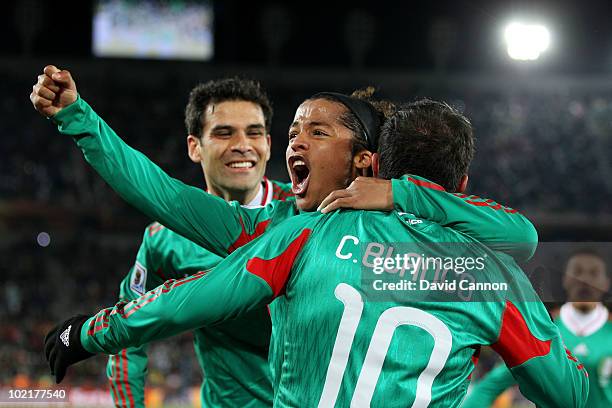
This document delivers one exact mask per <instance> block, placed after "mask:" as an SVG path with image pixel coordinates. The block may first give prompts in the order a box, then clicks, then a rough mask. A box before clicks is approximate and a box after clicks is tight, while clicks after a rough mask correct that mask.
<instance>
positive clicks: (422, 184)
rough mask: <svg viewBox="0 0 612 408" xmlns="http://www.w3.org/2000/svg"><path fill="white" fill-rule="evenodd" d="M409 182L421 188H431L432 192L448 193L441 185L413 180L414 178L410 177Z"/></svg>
mask: <svg viewBox="0 0 612 408" xmlns="http://www.w3.org/2000/svg"><path fill="white" fill-rule="evenodd" d="M408 181H411V182H413V183H414V184H416V185H417V186H421V187H425V188H431V189H432V190H438V191H446V190H445V189H444V187H442V186H441V185H439V184H436V183H432V182H431V181H424V180H418V179H415V178H412V177H408Z"/></svg>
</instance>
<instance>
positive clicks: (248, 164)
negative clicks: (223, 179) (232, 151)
mask: <svg viewBox="0 0 612 408" xmlns="http://www.w3.org/2000/svg"><path fill="white" fill-rule="evenodd" d="M229 166H230V167H232V168H234V169H242V168H249V167H253V163H252V162H234V163H230V164H229Z"/></svg>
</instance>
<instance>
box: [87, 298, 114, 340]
mask: <svg viewBox="0 0 612 408" xmlns="http://www.w3.org/2000/svg"><path fill="white" fill-rule="evenodd" d="M119 303H121V302H119ZM110 314H111V309H104V310H101V311H100V312H98V314H97V315H96V318H95V319H94V320H91V321H90V322H89V328H88V329H87V335H88V336H92V335H94V334H96V333H97V332H99V331H100V330H102V329H105V328H107V327H108V317H109V316H110Z"/></svg>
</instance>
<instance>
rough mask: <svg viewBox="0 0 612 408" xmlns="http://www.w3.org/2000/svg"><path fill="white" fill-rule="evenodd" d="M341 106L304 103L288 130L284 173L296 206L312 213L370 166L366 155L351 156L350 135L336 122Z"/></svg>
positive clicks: (323, 102) (322, 102)
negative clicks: (285, 170) (332, 193)
mask: <svg viewBox="0 0 612 408" xmlns="http://www.w3.org/2000/svg"><path fill="white" fill-rule="evenodd" d="M346 112H347V109H346V107H345V106H344V105H342V104H341V103H338V102H333V101H329V100H326V99H314V100H307V101H305V102H304V103H302V104H301V105H300V106H299V107H298V109H297V111H296V112H295V117H294V119H293V123H292V124H291V127H290V128H289V145H288V146H287V154H286V158H287V171H288V172H289V176H290V178H291V184H292V186H291V188H292V191H293V194H295V197H296V202H297V206H298V208H299V209H300V210H302V211H314V210H315V209H316V208H317V207H318V205H319V204H320V203H321V202H322V201H323V199H324V198H325V197H326V196H327V195H328V194H329V193H330V192H332V191H334V190H337V189H342V188H346V187H347V186H348V185H349V184H350V182H351V181H352V180H354V179H355V177H357V176H358V175H359V174H360V172H361V171H362V170H363V169H366V168H368V167H369V166H370V164H371V161H370V159H371V154H370V152H367V151H366V152H358V154H357V155H355V156H353V152H352V149H353V138H354V136H353V132H352V131H351V130H349V129H348V128H347V127H346V126H345V125H344V124H343V123H342V121H341V120H340V118H341V117H342V115H343V114H345V113H346Z"/></svg>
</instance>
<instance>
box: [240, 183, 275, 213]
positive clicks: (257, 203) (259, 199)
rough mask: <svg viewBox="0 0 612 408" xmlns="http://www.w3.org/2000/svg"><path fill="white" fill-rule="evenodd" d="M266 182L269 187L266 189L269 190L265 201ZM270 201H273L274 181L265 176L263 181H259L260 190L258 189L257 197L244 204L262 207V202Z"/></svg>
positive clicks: (246, 206) (250, 206) (249, 206)
mask: <svg viewBox="0 0 612 408" xmlns="http://www.w3.org/2000/svg"><path fill="white" fill-rule="evenodd" d="M264 183H266V187H267V188H266V189H265V191H267V194H266V198H265V201H264V200H263V198H264V197H263V195H264V188H263V186H264ZM270 201H272V182H271V181H270V180H268V179H267V178H264V180H263V183H259V190H258V191H257V194H255V197H254V198H253V199H252V200H251V201H249V202H248V203H247V204H243V205H242V206H243V207H245V208H255V207H261V206H262V204H263V205H265V204H268V203H269V202H270Z"/></svg>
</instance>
